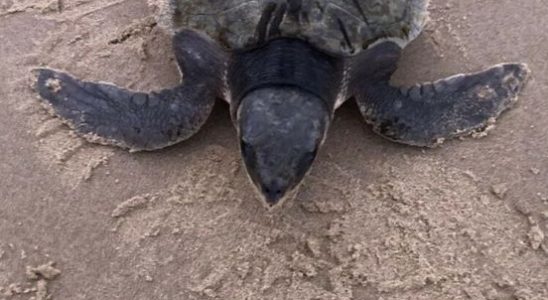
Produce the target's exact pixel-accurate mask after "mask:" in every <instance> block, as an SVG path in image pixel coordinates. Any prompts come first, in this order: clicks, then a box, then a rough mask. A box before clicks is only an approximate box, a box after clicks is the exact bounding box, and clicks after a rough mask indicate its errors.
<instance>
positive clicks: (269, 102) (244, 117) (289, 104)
mask: <svg viewBox="0 0 548 300" xmlns="http://www.w3.org/2000/svg"><path fill="white" fill-rule="evenodd" d="M329 121H330V113H329V110H328V108H327V106H326V105H325V102H323V101H322V100H321V99H319V98H317V97H316V96H314V95H312V94H310V93H308V92H305V91H303V90H300V89H298V88H294V87H270V88H263V89H258V90H255V91H253V92H251V93H250V94H248V95H247V96H246V97H245V98H244V99H243V100H242V103H241V105H240V110H239V124H238V125H239V133H240V146H241V152H242V156H243V159H244V162H245V165H246V168H247V171H248V173H249V175H250V177H251V179H252V181H253V183H254V184H255V185H256V187H257V188H258V189H259V191H260V192H261V194H262V195H263V196H264V200H266V202H267V204H268V205H270V206H274V205H275V204H277V203H278V202H279V201H280V200H282V199H283V198H284V196H286V195H287V194H288V192H290V191H292V190H293V189H295V188H296V187H297V186H298V185H299V183H300V182H301V181H302V179H303V177H304V175H305V174H306V173H307V172H308V170H309V169H310V166H311V165H312V162H313V161H314V159H315V158H316V154H317V153H318V148H319V147H320V145H321V144H322V141H323V140H324V137H325V134H326V131H327V128H328V126H329Z"/></svg>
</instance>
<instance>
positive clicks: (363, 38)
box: [150, 0, 428, 56]
mask: <svg viewBox="0 0 548 300" xmlns="http://www.w3.org/2000/svg"><path fill="white" fill-rule="evenodd" d="M150 1H153V2H157V3H160V5H157V6H159V7H160V14H159V23H160V24H164V25H165V26H167V27H169V28H170V29H171V30H177V29H180V28H187V29H194V30H197V31H201V32H205V33H206V34H208V35H209V36H210V37H212V38H213V39H215V40H217V41H218V42H219V43H220V44H222V45H223V46H225V47H226V48H228V49H231V50H239V49H249V48H253V47H257V46H260V45H261V44H262V43H265V42H267V41H269V40H271V39H274V38H279V37H292V38H299V39H302V40H306V41H308V42H310V43H312V44H313V45H315V46H316V47H317V48H319V49H322V50H324V51H325V52H328V53H331V54H335V55H344V56H349V55H355V54H358V53H359V52H360V51H361V50H363V49H367V48H368V47H369V46H370V45H371V44H373V43H375V42H376V41H377V40H380V39H385V38H391V39H394V40H396V41H397V42H398V43H399V44H400V45H402V46H405V45H406V44H407V43H408V42H409V41H411V40H413V39H414V38H415V37H416V36H417V35H418V34H419V33H420V32H421V30H422V28H423V26H424V24H425V22H426V19H427V12H426V11H427V6H428V0H150Z"/></svg>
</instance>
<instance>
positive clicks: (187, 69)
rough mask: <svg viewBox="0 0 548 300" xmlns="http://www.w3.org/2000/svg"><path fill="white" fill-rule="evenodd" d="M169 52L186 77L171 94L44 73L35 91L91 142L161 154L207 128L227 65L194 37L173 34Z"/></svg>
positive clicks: (189, 33)
mask: <svg viewBox="0 0 548 300" xmlns="http://www.w3.org/2000/svg"><path fill="white" fill-rule="evenodd" d="M173 48H174V51H175V56H176V58H177V62H178V64H179V67H180V68H181V71H182V72H183V74H184V80H183V82H182V83H181V84H180V85H179V86H177V87H175V88H173V89H166V90H163V91H159V92H152V93H148V94H147V93H139V92H133V91H129V90H127V89H123V88H119V87H117V86H114V85H112V84H107V83H93V82H84V81H80V80H78V79H75V78H73V77H71V76H70V75H67V74H65V73H62V72H58V71H55V70H51V69H45V68H42V69H37V70H35V74H36V76H37V82H36V85H35V88H36V90H37V92H38V93H39V94H40V96H41V98H42V101H43V102H44V103H45V104H47V106H49V107H50V108H51V111H52V112H53V113H54V114H55V115H57V116H59V117H60V118H62V119H63V120H64V121H65V122H66V123H67V124H68V125H70V126H71V127H72V128H73V129H74V130H75V131H76V132H77V133H78V134H79V135H81V136H83V137H85V138H86V139H88V140H90V141H92V142H97V143H101V144H111V145H116V146H120V147H123V148H128V149H130V150H132V151H140V150H155V149H160V148H164V147H167V146H170V145H173V144H175V143H177V142H180V141H183V140H185V139H187V138H189V137H191V136H192V135H193V134H194V133H196V132H197V131H198V130H199V129H200V127H201V126H202V125H203V124H204V123H205V121H206V120H207V118H208V116H209V114H210V113H211V110H212V108H213V105H214V103H215V99H216V97H217V96H219V95H220V88H221V85H222V78H221V77H222V74H223V72H224V68H225V62H226V57H225V53H224V52H223V51H222V50H221V49H220V48H218V46H216V45H215V43H213V42H211V41H209V40H208V39H207V38H205V37H202V36H201V35H200V34H198V33H195V32H192V31H182V32H180V33H178V34H176V35H175V36H174V38H173Z"/></svg>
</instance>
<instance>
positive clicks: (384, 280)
mask: <svg viewBox="0 0 548 300" xmlns="http://www.w3.org/2000/svg"><path fill="white" fill-rule="evenodd" d="M151 16H152V12H151V11H150V10H149V8H148V7H147V5H146V1H145V0H125V1H107V0H74V1H59V0H34V1H30V0H23V1H21V0H18V1H15V0H3V1H0V41H1V42H0V68H1V71H0V95H1V96H2V98H1V101H0V103H1V109H0V142H1V147H0V152H1V153H2V154H1V155H0V174H1V177H0V178H1V179H0V299H2V300H4V299H10V300H11V299H30V298H31V297H34V299H46V298H47V297H48V295H50V296H51V297H52V298H53V299H204V300H205V299H300V300H306V299H310V300H312V299H322V300H323V299H359V300H381V299H383V300H402V299H413V300H431V299H440V300H444V299H480V300H483V299H486V300H496V299H501V300H511V299H512V300H513V299H520V300H543V299H544V300H545V299H548V237H546V238H545V235H546V234H548V184H547V182H548V150H547V149H548V102H547V101H546V95H548V38H547V35H546V30H547V29H548V18H546V16H548V6H547V5H546V3H545V2H544V1H540V0H522V1H511V0H481V1H474V0H449V1H441V0H434V1H433V3H432V6H431V18H432V20H431V22H430V24H429V25H428V26H427V28H426V30H425V32H424V33H423V34H422V35H421V36H420V37H419V38H418V39H417V40H416V41H415V42H413V44H412V45H410V46H409V47H408V48H407V49H406V51H405V55H404V59H403V60H402V61H401V64H400V69H399V71H398V73H397V74H396V77H395V79H394V80H395V81H396V82H398V83H403V84H413V83H415V82H419V81H425V80H434V79H438V78H441V77H444V76H449V75H452V74H455V73H461V72H473V71H479V70H482V69H484V68H486V67H488V66H490V65H493V64H497V63H501V62H525V63H528V64H529V67H530V68H531V70H532V72H533V73H532V74H533V76H532V78H531V80H530V82H529V84H528V86H527V88H526V90H525V92H524V93H523V94H522V95H521V97H520V101H519V104H518V106H517V107H516V108H514V109H513V110H511V111H509V112H508V113H505V114H504V115H503V117H502V118H501V119H500V120H499V122H498V123H497V127H496V129H495V130H493V131H491V132H490V134H489V135H488V136H487V137H484V138H482V139H465V140H462V141H459V140H458V141H450V142H447V143H445V144H444V145H443V147H441V148H439V149H434V150H422V149H417V148H413V147H406V146H402V145H397V144H394V143H391V142H389V141H386V140H384V139H382V138H381V137H378V136H377V135H375V134H374V133H372V132H371V130H370V128H369V127H368V126H366V125H365V124H364V122H363V121H362V118H361V116H360V114H359V112H358V110H357V107H356V105H355V104H354V103H352V102H348V103H347V104H345V105H344V106H343V107H342V108H341V109H340V110H339V111H338V112H337V116H336V119H335V121H334V124H333V126H332V128H331V130H330V133H329V138H328V140H327V142H326V145H325V147H324V149H323V151H322V153H321V155H320V157H319V158H318V160H317V162H316V164H315V166H314V169H313V171H312V173H311V175H310V176H309V177H308V178H307V180H306V181H305V184H304V186H303V187H302V188H301V190H300V193H299V194H298V196H297V199H295V200H294V201H291V202H288V203H287V205H286V206H285V207H283V208H282V209H280V210H278V211H276V212H274V213H268V212H266V211H265V210H264V208H263V206H262V205H261V204H260V203H259V201H257V199H255V193H254V192H253V191H252V187H251V186H250V184H249V183H248V180H247V178H246V175H245V171H244V170H243V169H242V167H241V163H240V158H239V154H238V150H237V142H236V133H235V130H234V129H233V127H232V124H231V122H230V118H229V114H228V107H227V105H226V104H224V103H221V102H219V103H218V105H217V106H216V108H215V111H214V113H213V115H212V117H211V118H210V120H209V122H208V123H207V125H206V126H205V127H204V128H203V130H201V131H200V133H199V134H197V135H196V136H195V137H193V138H192V139H190V140H188V141H186V142H184V143H182V144H180V145H176V146H174V147H171V148H169V149H165V150H162V151H159V152H154V153H142V154H129V153H127V152H125V151H123V150H119V149H115V148H111V147H105V146H98V145H92V144H89V143H87V142H85V141H83V140H82V139H80V138H78V137H75V136H74V135H73V134H72V133H71V132H70V131H69V130H68V128H67V127H65V126H64V125H62V123H61V122H60V121H59V120H57V119H55V118H52V117H50V116H49V115H48V114H47V113H46V112H45V111H44V110H43V109H42V108H41V106H40V105H39V104H38V101H37V100H36V96H35V94H34V93H33V92H32V90H31V89H30V83H31V76H30V70H31V69H32V68H33V67H36V66H41V65H47V66H51V67H54V68H57V69H62V70H66V71H68V72H70V73H72V74H75V75H77V76H78V77H81V78H85V79H89V80H103V81H110V82H114V83H116V84H118V85H122V86H126V87H129V88H132V89H139V90H145V91H146V90H152V89H157V88H161V87H166V86H170V85H174V84H175V83H177V82H178V80H179V78H178V76H179V75H178V71H177V68H176V66H175V64H174V62H173V55H172V53H171V52H170V46H169V45H170V42H169V37H168V36H166V35H165V34H164V33H163V32H162V31H161V30H160V29H159V28H158V26H156V25H155V24H154V22H153V21H151V20H152V19H151ZM49 262H55V264H50V263H49ZM59 272H60V274H59Z"/></svg>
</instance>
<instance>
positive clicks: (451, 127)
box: [353, 43, 529, 147]
mask: <svg viewBox="0 0 548 300" xmlns="http://www.w3.org/2000/svg"><path fill="white" fill-rule="evenodd" d="M376 48H377V49H371V50H369V53H366V54H365V55H364V57H363V58H362V59H365V60H367V61H371V62H374V63H371V64H369V66H372V67H373V68H374V70H372V71H361V72H360V71H357V77H356V78H355V79H356V81H355V83H354V86H353V92H354V95H355V97H356V101H357V103H358V106H359V108H360V111H361V113H362V115H363V116H364V118H365V119H366V122H367V123H369V124H371V125H373V129H374V131H375V132H377V133H379V134H380V135H382V136H384V137H386V138H388V139H390V140H393V141H396V142H400V143H404V144H409V145H414V146H426V147H433V146H436V145H438V144H440V143H441V142H443V141H444V140H446V139H450V138H455V137H459V136H465V135H469V134H471V133H474V132H477V131H482V130H483V129H485V128H486V127H487V126H488V125H489V124H490V122H492V121H494V119H495V118H497V117H498V116H499V115H500V114H501V113H502V112H503V111H505V110H506V109H508V108H510V107H511V106H512V105H513V104H514V103H515V102H516V101H517V96H518V94H519V92H520V91H521V90H522V88H523V86H524V84H525V82H526V80H527V77H528V75H529V70H528V68H527V66H526V65H523V64H501V65H497V66H494V67H492V68H490V69H487V70H485V71H482V72H479V73H475V74H460V75H456V76H452V77H449V78H446V79H442V80H439V81H437V82H434V83H425V84H419V85H416V86H414V87H412V88H410V89H407V88H396V87H393V86H391V85H390V83H389V80H390V76H391V74H392V72H393V71H394V70H395V64H396V61H397V58H398V57H399V51H400V50H399V48H398V47H397V46H396V45H395V44H393V43H385V44H384V45H382V44H381V45H378V46H377V47H376ZM368 55H369V57H367V56H368ZM364 66H365V67H367V65H364Z"/></svg>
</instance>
